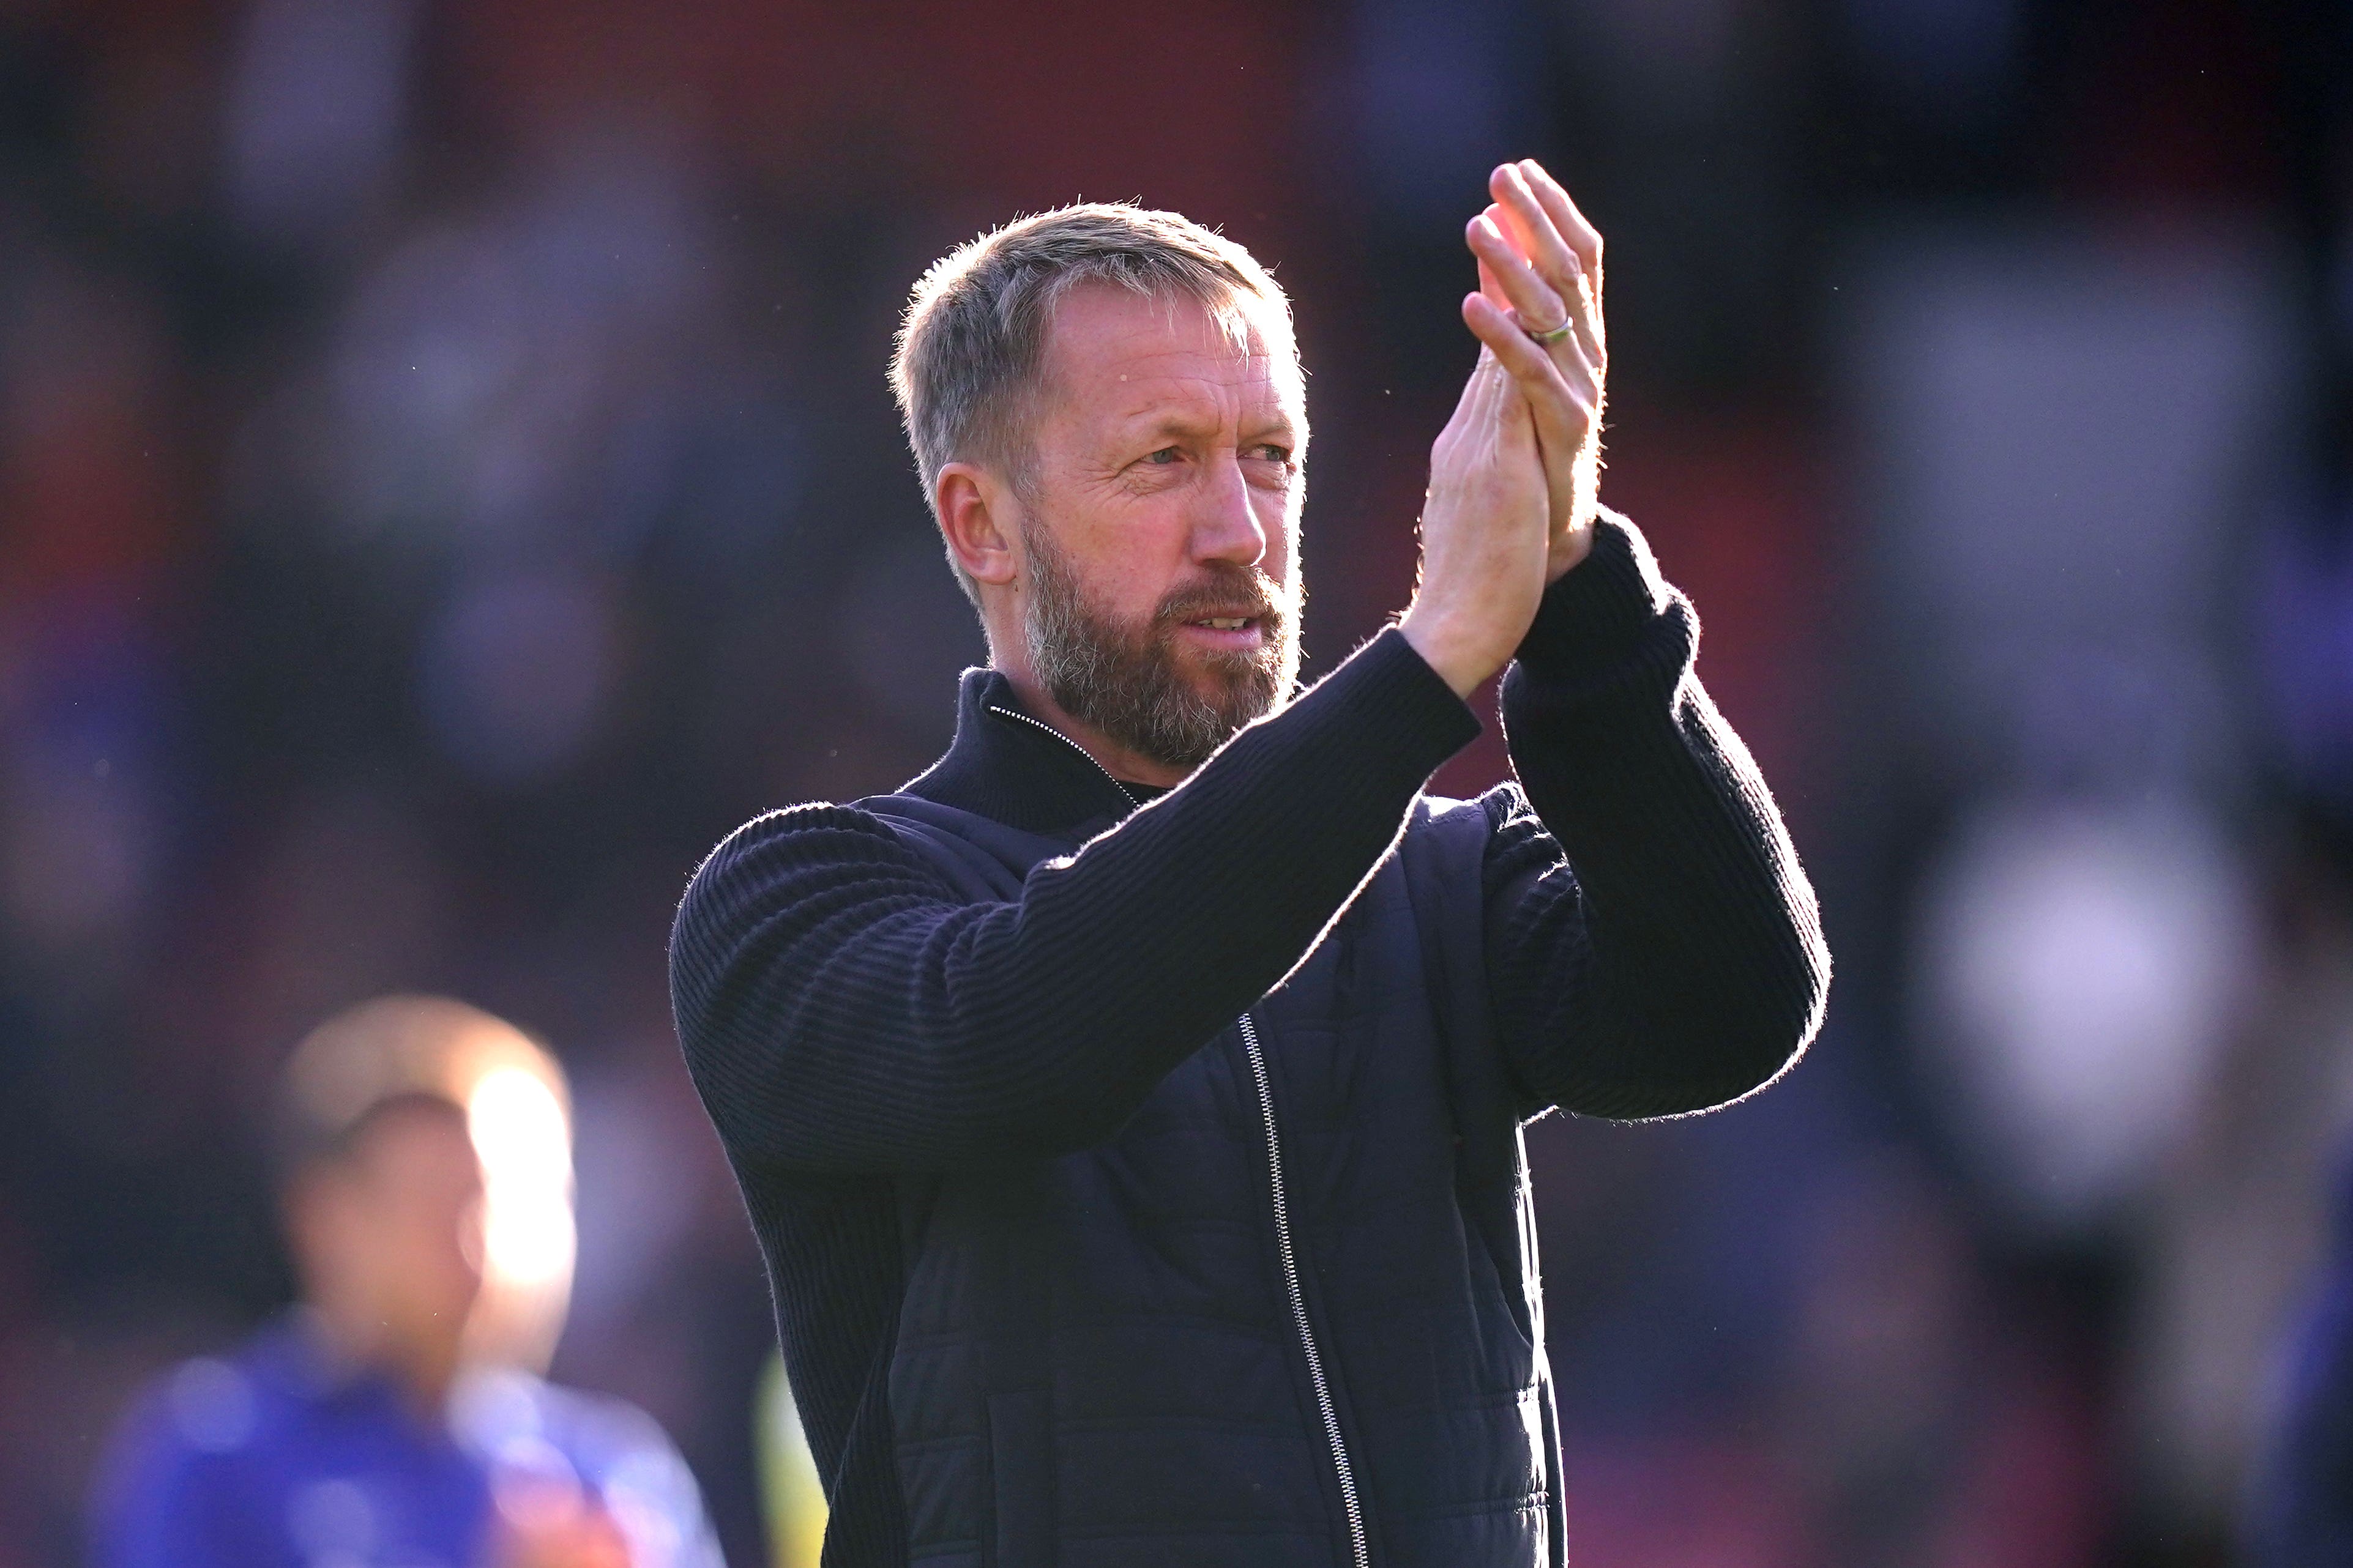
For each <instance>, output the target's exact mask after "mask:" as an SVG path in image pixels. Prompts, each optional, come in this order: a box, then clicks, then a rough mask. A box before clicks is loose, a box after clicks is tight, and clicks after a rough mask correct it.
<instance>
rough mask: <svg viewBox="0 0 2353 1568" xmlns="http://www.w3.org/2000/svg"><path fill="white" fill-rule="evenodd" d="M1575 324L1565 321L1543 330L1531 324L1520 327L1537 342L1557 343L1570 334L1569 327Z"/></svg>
mask: <svg viewBox="0 0 2353 1568" xmlns="http://www.w3.org/2000/svg"><path fill="white" fill-rule="evenodd" d="M1574 325H1575V323H1574V322H1571V321H1563V322H1562V323H1561V324H1560V325H1558V326H1557V327H1550V328H1547V329H1546V330H1545V331H1541V332H1540V331H1536V330H1535V328H1534V327H1529V326H1523V327H1521V328H1520V331H1524V332H1525V333H1527V335H1528V336H1529V337H1531V338H1534V339H1535V341H1536V342H1540V343H1556V342H1560V340H1561V339H1563V338H1565V337H1567V336H1568V333H1569V329H1570V328H1571V327H1572V326H1574Z"/></svg>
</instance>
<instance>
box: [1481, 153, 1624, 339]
mask: <svg viewBox="0 0 2353 1568" xmlns="http://www.w3.org/2000/svg"><path fill="white" fill-rule="evenodd" d="M1504 168H1505V169H1510V170H1513V171H1514V172H1516V173H1517V174H1519V176H1520V178H1521V179H1522V180H1523V181H1524V182H1525V184H1527V187H1528V190H1529V192H1530V193H1531V194H1532V195H1534V196H1535V200H1536V205H1538V206H1540V207H1542V208H1543V209H1544V212H1545V216H1547V217H1549V218H1550V219H1551V220H1552V224H1553V227H1554V228H1555V229H1556V230H1557V231H1558V233H1559V235H1560V237H1561V238H1562V239H1563V240H1564V241H1565V242H1566V243H1567V246H1568V248H1569V249H1570V250H1571V251H1572V252H1573V253H1575V255H1576V257H1577V264H1578V265H1579V266H1580V267H1582V268H1584V269H1585V276H1586V278H1587V279H1588V280H1589V281H1590V282H1591V284H1592V287H1593V293H1594V299H1595V301H1596V303H1597V304H1598V303H1599V300H1600V295H1601V231H1600V230H1599V229H1597V228H1595V227H1594V226H1592V225H1591V224H1590V223H1588V222H1587V221H1586V218H1585V215H1584V214H1583V213H1581V212H1579V211H1577V204H1576V203H1575V202H1573V201H1571V200H1569V199H1568V193H1567V191H1566V190H1564V189H1562V188H1561V184H1560V182H1559V181H1558V180H1556V179H1554V178H1553V177H1552V175H1551V174H1548V173H1546V170H1545V166H1544V165H1543V164H1542V163H1537V162H1536V161H1535V159H1534V158H1523V159H1521V160H1520V161H1519V162H1518V163H1507V164H1505V165H1504ZM1503 173H1504V170H1503V169H1498V170H1497V171H1496V175H1497V177H1498V179H1500V177H1501V176H1502V174H1503ZM1493 183H1494V182H1492V181H1491V182H1490V184H1491V186H1492V184H1493ZM1496 199H1497V200H1498V201H1501V200H1502V199H1503V196H1502V195H1501V193H1498V194H1497V196H1496Z"/></svg>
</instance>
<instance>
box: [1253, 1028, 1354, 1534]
mask: <svg viewBox="0 0 2353 1568" xmlns="http://www.w3.org/2000/svg"><path fill="white" fill-rule="evenodd" d="M1240 1028H1241V1034H1242V1050H1243V1052H1244V1053H1245V1054H1246V1055H1247V1056H1248V1057H1249V1058H1250V1077H1251V1078H1253V1079H1256V1080H1257V1082H1258V1110H1259V1115H1260V1116H1261V1118H1262V1119H1263V1120H1264V1121H1265V1122H1266V1163H1267V1170H1268V1172H1269V1173H1270V1174H1271V1177H1272V1179H1273V1183H1274V1245H1275V1248H1276V1250H1277V1251H1278V1252H1280V1253H1281V1254H1282V1285H1283V1289H1285V1290H1286V1291H1287V1292H1289V1294H1290V1297H1291V1320H1292V1321H1293V1323H1294V1324H1296V1325H1297V1326H1298V1329H1299V1343H1300V1346H1301V1348H1302V1349H1303V1350H1305V1351H1306V1352H1307V1377H1308V1381H1309V1382H1311V1383H1313V1384H1314V1385H1315V1409H1316V1413H1317V1414H1318V1415H1322V1416H1323V1417H1324V1436H1325V1437H1327V1438H1329V1439H1330V1440H1331V1444H1332V1468H1334V1469H1335V1470H1337V1471H1338V1472H1339V1473H1340V1505H1341V1507H1343V1508H1345V1509H1346V1510H1347V1511H1348V1550H1349V1552H1350V1558H1351V1561H1352V1562H1353V1563H1355V1564H1356V1568H1372V1561H1373V1558H1372V1552H1371V1550H1370V1548H1369V1547H1367V1546H1366V1542H1365V1510H1364V1509H1363V1507H1362V1506H1361V1505H1360V1504H1359V1503H1358V1502H1357V1500H1356V1469H1355V1468H1354V1467H1353V1466H1351V1465H1350V1464H1349V1463H1348V1446H1347V1444H1345V1443H1344V1442H1342V1441H1341V1439H1340V1413H1339V1411H1338V1409H1337V1408H1336V1407H1335V1406H1334V1405H1333V1403H1332V1385H1331V1384H1329V1383H1327V1382H1326V1381H1324V1357H1323V1354H1322V1352H1319V1351H1317V1350H1316V1348H1315V1331H1314V1329H1313V1328H1311V1327H1310V1326H1309V1325H1308V1321H1307V1297H1306V1293H1305V1292H1304V1291H1303V1290H1302V1289H1300V1284H1299V1256H1298V1254H1297V1252H1295V1251H1294V1250H1293V1247H1292V1245H1291V1202H1290V1199H1289V1197H1288V1195H1287V1194H1285V1193H1284V1192H1283V1189H1282V1136H1281V1135H1280V1134H1279V1133H1278V1132H1277V1131H1275V1125H1274V1086H1273V1084H1272V1082H1271V1080H1270V1079H1268V1077H1267V1072H1266V1052H1265V1051H1264V1050H1262V1049H1261V1048H1260V1046H1259V1043H1258V1025H1257V1023H1256V1022H1255V1021H1254V1020H1252V1019H1251V1017H1250V1015H1249V1014H1248V1013H1245V1014H1243V1015H1242V1016H1241V1018H1240Z"/></svg>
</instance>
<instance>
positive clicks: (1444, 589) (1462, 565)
mask: <svg viewBox="0 0 2353 1568" xmlns="http://www.w3.org/2000/svg"><path fill="white" fill-rule="evenodd" d="M1470 238H1471V244H1472V250H1473V252H1474V253H1476V252H1479V251H1482V250H1493V249H1494V248H1495V247H1497V246H1499V245H1503V244H1505V243H1507V242H1506V241H1505V240H1504V236H1503V234H1502V231H1501V230H1500V229H1497V228H1496V227H1495V226H1494V223H1493V219H1492V218H1490V217H1489V216H1486V215H1484V214H1482V215H1481V216H1479V217H1477V218H1474V219H1472V223H1471V229H1470ZM1462 320H1463V321H1464V322H1465V324H1467V325H1468V326H1469V327H1470V329H1471V331H1472V332H1473V333H1475V334H1477V336H1478V339H1479V342H1480V343H1481V344H1482V350H1481V353H1480V355H1479V363H1478V364H1477V365H1476V366H1475V367H1473V368H1472V372H1471V379H1470V381H1469V382H1468V384H1465V385H1464V387H1463V389H1462V397H1461V402H1459V403H1458V404H1457V405H1455V409H1454V416H1453V417H1452V418H1451V419H1449V420H1448V421H1447V422H1446V428H1445V429H1444V430H1442V431H1440V433H1439V437H1438V441H1437V443H1436V445H1435V446H1433V447H1431V449H1430V493H1429V495H1428V496H1427V497H1426V498H1425V499H1424V500H1423V502H1422V511H1421V572H1420V578H1419V584H1418V585H1417V587H1416V589H1415V592H1414V597H1413V605H1412V607H1411V608H1409V610H1407V611H1406V613H1405V616H1404V618H1403V619H1401V620H1400V621H1399V622H1398V630H1400V631H1401V632H1403V633H1404V634H1405V637H1406V640H1407V641H1408V642H1410V643H1411V644H1412V645H1413V646H1414V649H1415V651H1416V652H1418V653H1419V654H1420V655H1421V657H1422V658H1423V659H1424V660H1426V661H1427V662H1428V663H1429V665H1430V668H1432V669H1434V670H1436V671H1437V672H1438V674H1439V675H1440V678H1442V679H1444V680H1445V681H1446V683H1447V684H1448V685H1449V686H1451V687H1452V688H1453V689H1454V691H1455V693H1456V695H1458V696H1462V697H1468V696H1469V695H1470V694H1471V693H1472V691H1473V690H1474V689H1477V688H1478V686H1479V685H1480V684H1481V683H1482V681H1484V680H1486V679H1488V677H1490V676H1492V675H1493V674H1494V673H1495V672H1496V671H1497V670H1499V669H1501V668H1503V667H1504V665H1505V664H1506V663H1507V662H1509V661H1510V659H1511V658H1512V655H1513V652H1514V650H1515V649H1517V648H1518V647H1519V646H1520V639H1521V638H1522V637H1525V636H1526V634H1527V629H1528V626H1529V625H1530V623H1532V622H1533V621H1534V620H1535V614H1536V605H1537V604H1538V603H1539V602H1540V601H1541V600H1542V598H1543V596H1544V590H1545V584H1546V562H1547V557H1548V551H1549V544H1550V527H1549V512H1550V486H1549V483H1548V480H1547V478H1546V472H1545V467H1544V462H1543V459H1542V458H1541V456H1540V454H1539V452H1538V449H1537V444H1536V423H1535V422H1536V410H1539V409H1540V410H1541V411H1542V414H1543V416H1545V418H1546V420H1547V421H1548V422H1550V423H1552V424H1559V423H1562V422H1567V421H1574V420H1577V419H1580V418H1583V417H1585V415H1584V412H1583V410H1582V408H1581V407H1580V406H1579V405H1577V403H1576V401H1575V399H1574V398H1573V397H1572V396H1571V395H1570V393H1569V389H1568V388H1567V384H1565V383H1564V382H1563V380H1562V378H1561V374H1560V372H1559V371H1558V369H1557V368H1556V366H1555V364H1554V363H1553V360H1552V357H1551V356H1550V355H1549V354H1547V353H1546V352H1545V350H1544V349H1543V347H1542V346H1540V345H1539V344H1537V343H1536V342H1535V341H1534V340H1533V339H1531V338H1530V337H1529V336H1528V335H1527V333H1525V331H1521V330H1520V327H1519V324H1518V323H1517V322H1516V321H1514V320H1513V319H1512V317H1511V316H1510V315H1509V314H1507V313H1506V312H1505V311H1504V310H1503V309H1502V308H1500V307H1499V306H1497V305H1496V303H1495V302H1494V301H1493V300H1490V299H1488V298H1487V297H1486V296H1485V295H1483V294H1478V293H1473V294H1471V295H1468V296H1466V297H1465V298H1464V300H1463V301H1462Z"/></svg>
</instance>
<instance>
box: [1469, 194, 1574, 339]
mask: <svg viewBox="0 0 2353 1568" xmlns="http://www.w3.org/2000/svg"><path fill="white" fill-rule="evenodd" d="M1470 243H1471V253H1472V255H1473V256H1476V257H1477V258H1479V268H1480V283H1481V289H1482V292H1486V291H1487V290H1486V289H1485V284H1486V280H1487V279H1489V278H1493V279H1495V281H1496V282H1497V283H1498V284H1500V285H1501V286H1502V292H1503V298H1502V299H1501V300H1496V299H1495V297H1494V295H1493V293H1488V298H1489V299H1490V300H1493V301H1494V302H1495V303H1496V304H1498V305H1509V306H1510V308H1511V309H1513V310H1517V311H1518V312H1519V314H1520V323H1521V325H1522V326H1524V327H1525V328H1527V329H1528V330H1529V331H1539V332H1541V331H1551V330H1552V329H1553V328H1555V327H1557V326H1559V325H1561V324H1562V323H1563V322H1565V321H1567V320H1568V318H1569V308H1568V303H1567V300H1563V299H1562V298H1561V296H1560V293H1559V291H1558V290H1557V289H1554V288H1553V286H1552V285H1551V284H1550V283H1547V282H1546V281H1545V280H1544V279H1542V278H1540V277H1538V276H1537V275H1536V270H1535V268H1533V267H1531V266H1529V265H1528V262H1527V258H1525V257H1524V256H1522V255H1521V254H1520V253H1519V251H1518V250H1516V249H1514V247H1513V245H1512V242H1511V241H1510V240H1509V239H1507V238H1505V237H1504V230H1503V226H1502V225H1500V224H1498V223H1497V222H1496V221H1495V218H1494V216H1492V213H1491V212H1489V213H1481V214H1480V215H1479V216H1477V217H1475V218H1472V220H1471V230H1470Z"/></svg>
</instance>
